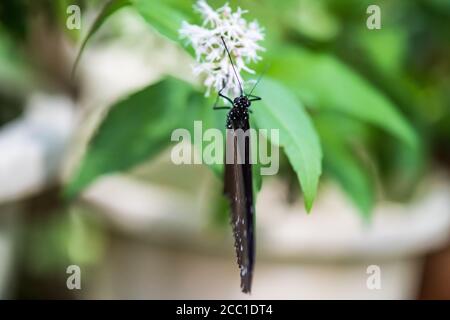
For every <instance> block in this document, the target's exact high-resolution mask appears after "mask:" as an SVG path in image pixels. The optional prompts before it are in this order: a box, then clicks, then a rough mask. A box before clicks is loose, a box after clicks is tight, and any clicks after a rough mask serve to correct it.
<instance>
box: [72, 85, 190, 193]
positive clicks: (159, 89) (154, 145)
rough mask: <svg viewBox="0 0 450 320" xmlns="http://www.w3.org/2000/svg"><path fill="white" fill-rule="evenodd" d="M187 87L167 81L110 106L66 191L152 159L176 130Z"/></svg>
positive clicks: (182, 111)
mask: <svg viewBox="0 0 450 320" xmlns="http://www.w3.org/2000/svg"><path fill="white" fill-rule="evenodd" d="M191 93H192V89H191V86H190V85H189V84H187V83H185V82H182V81H180V80H176V79H173V78H168V79H166V80H164V81H162V82H159V83H157V84H155V85H151V86H148V87H146V88H144V89H142V90H141V91H139V92H137V93H134V94H132V95H131V96H129V97H128V98H126V99H125V100H122V101H120V102H118V103H116V104H115V105H113V106H112V107H111V109H110V111H109V113H108V114H107V116H106V118H105V119H104V121H103V122H102V124H101V125H100V127H99V128H98V131H97V133H96V135H95V136H94V137H93V139H92V140H91V142H90V144H89V146H88V150H87V153H86V155H85V156H84V159H83V161H82V162H81V165H80V168H79V170H78V173H77V174H76V175H75V176H74V177H73V179H72V181H71V182H70V183H69V185H68V186H67V188H66V192H65V193H66V195H67V196H69V197H72V196H75V195H76V194H77V193H79V192H80V191H81V190H82V189H84V188H85V187H86V186H88V185H89V184H90V183H91V182H92V181H93V180H94V179H96V178H97V177H98V176H100V175H103V174H107V173H112V172H116V171H123V170H126V169H129V168H131V167H132V166H134V165H136V164H138V163H140V162H142V161H144V160H147V159H150V158H152V157H153V156H155V155H156V154H158V153H159V152H160V151H162V150H163V149H164V148H166V147H167V146H168V145H169V144H170V142H171V141H170V136H171V132H172V131H173V130H174V129H175V128H178V127H180V122H181V121H182V119H183V118H184V113H185V110H186V102H187V101H188V99H189V98H188V96H189V95H190V94H191Z"/></svg>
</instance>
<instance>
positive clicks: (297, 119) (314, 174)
mask: <svg viewBox="0 0 450 320" xmlns="http://www.w3.org/2000/svg"><path fill="white" fill-rule="evenodd" d="M255 91H256V92H257V93H256V94H257V95H260V96H261V97H263V100H262V101H260V102H259V101H258V102H257V103H255V105H254V107H253V116H254V117H255V120H256V123H257V124H258V127H259V128H263V129H278V130H279V138H280V141H279V145H280V146H281V147H283V148H284V152H285V153H286V155H287V157H288V159H289V162H290V163H291V165H292V167H293V168H294V170H295V172H296V173H297V176H298V178H299V181H300V185H301V187H302V190H303V194H304V198H305V207H306V210H307V211H308V212H309V211H310V210H311V207H312V204H313V202H314V199H315V196H316V193H317V187H318V183H319V177H320V175H321V172H322V151H321V146H320V142H319V138H318V136H317V133H316V131H315V128H314V126H313V124H312V122H311V119H310V117H309V115H308V114H307V113H306V111H305V109H304V108H303V106H302V104H301V103H300V102H299V101H298V99H297V98H296V96H295V95H294V94H293V93H292V92H291V91H290V90H288V89H287V88H286V87H284V86H283V85H282V84H280V83H279V82H278V81H274V80H271V79H269V78H264V80H263V81H261V83H260V84H259V86H258V87H257V89H256V90H255ZM268 138H270V135H269V137H268ZM271 142H272V143H276V142H275V141H271Z"/></svg>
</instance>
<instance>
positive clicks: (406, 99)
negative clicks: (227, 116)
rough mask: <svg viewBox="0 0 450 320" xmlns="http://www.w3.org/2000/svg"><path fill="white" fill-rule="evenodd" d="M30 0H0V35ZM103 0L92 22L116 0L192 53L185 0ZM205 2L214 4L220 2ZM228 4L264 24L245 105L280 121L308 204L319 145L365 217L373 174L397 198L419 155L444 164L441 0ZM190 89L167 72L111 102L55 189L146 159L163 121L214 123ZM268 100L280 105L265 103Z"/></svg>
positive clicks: (446, 77)
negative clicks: (375, 13)
mask: <svg viewBox="0 0 450 320" xmlns="http://www.w3.org/2000/svg"><path fill="white" fill-rule="evenodd" d="M76 2H77V3H79V4H80V6H81V7H82V8H86V6H87V2H85V1H76ZM30 3H31V2H27V1H25V0H22V1H18V2H17V3H16V4H15V5H14V6H15V7H14V6H12V5H11V4H10V5H9V7H8V6H5V5H4V4H2V5H0V8H3V10H2V9H0V17H1V16H2V15H3V16H4V12H5V10H4V8H5V7H8V10H12V13H11V16H14V15H16V16H17V19H11V18H9V19H6V20H2V22H1V25H2V26H1V27H2V28H3V29H4V30H6V31H5V34H7V35H8V37H9V38H12V39H23V38H26V34H27V28H26V20H24V19H23V17H22V15H21V14H20V13H18V11H19V10H20V8H22V9H23V6H25V7H30V6H31V5H30ZM66 3H67V1H65V0H58V1H52V3H51V4H50V3H48V4H47V6H46V7H49V8H52V10H53V11H52V12H53V13H54V14H53V16H54V17H56V18H55V21H60V23H62V22H61V21H63V20H64V19H63V17H65V11H64V10H63V9H64V5H66ZM105 3H106V6H105V10H104V11H103V13H102V14H100V15H99V18H98V19H97V21H96V22H95V24H94V26H93V28H92V29H91V30H92V32H94V31H96V30H97V29H98V28H99V27H100V26H101V25H102V24H103V23H105V22H106V21H107V19H108V18H109V17H110V16H111V15H112V14H113V13H114V12H116V9H120V8H121V7H123V5H125V4H126V5H127V6H129V7H131V8H132V9H133V10H134V11H135V12H136V19H140V17H139V16H141V17H142V18H143V19H144V20H145V21H146V22H147V23H148V25H149V27H150V28H149V29H152V30H153V31H154V32H157V33H159V34H160V35H162V36H163V37H165V38H166V39H167V41H172V42H175V43H177V44H178V45H179V47H180V48H183V49H184V50H186V51H187V52H188V53H190V54H192V51H191V49H189V48H186V47H185V45H184V43H183V42H182V41H180V39H179V37H178V29H179V27H180V24H181V21H183V20H187V21H189V22H191V23H200V20H199V19H200V18H199V16H198V15H197V14H196V13H195V12H194V11H193V10H192V5H193V3H194V1H193V0H189V1H188V0H166V1H159V0H129V1H124V0H113V1H110V2H105V1H94V2H89V5H90V6H93V7H97V8H99V6H100V5H104V4H105ZM208 3H209V4H210V5H212V6H213V7H216V8H217V7H219V6H221V5H223V3H224V2H223V1H220V0H210V1H208ZM370 4H377V5H379V6H380V7H381V12H382V28H381V30H368V29H367V27H366V19H367V17H368V15H367V13H366V9H367V7H368V6H369V5H370ZM230 5H231V6H232V7H233V8H236V7H237V6H241V7H242V8H245V9H247V10H249V13H248V14H247V17H248V18H249V19H253V18H256V19H258V21H259V22H260V23H261V25H263V26H264V27H265V28H266V39H265V41H264V43H263V45H264V47H265V48H266V49H267V50H266V52H265V54H264V60H263V63H260V64H259V65H256V66H254V67H255V68H256V69H257V70H258V71H261V70H262V69H263V68H264V66H265V65H266V64H270V65H271V68H270V70H269V72H268V77H267V79H266V80H263V82H262V83H261V84H260V88H259V90H263V91H261V92H260V94H261V95H262V96H263V98H264V102H263V103H261V104H258V105H257V106H256V105H255V108H254V117H253V118H254V119H253V120H254V125H255V126H257V127H261V128H263V127H272V126H276V127H277V128H285V129H284V130H285V132H284V133H285V134H286V137H285V139H287V141H282V145H283V146H284V152H285V153H286V155H287V158H288V160H289V164H287V166H291V167H292V168H293V169H294V171H296V172H297V173H298V176H299V182H300V185H301V187H302V191H303V194H304V197H305V200H306V206H307V207H308V208H309V207H310V206H311V205H312V201H313V199H314V197H315V193H316V191H317V182H318V179H319V176H320V174H321V171H322V169H321V168H322V157H321V152H322V151H323V171H324V173H325V175H326V176H328V177H330V178H332V179H334V180H335V181H337V182H338V183H339V184H340V185H341V186H342V189H343V190H344V191H345V192H346V193H347V194H348V196H349V198H350V199H352V200H353V202H354V203H355V205H356V206H357V207H358V208H359V209H360V212H361V213H362V214H363V217H365V218H368V217H370V213H371V212H372V209H373V206H374V204H375V203H376V200H377V198H378V197H379V196H380V195H379V194H378V193H377V191H378V188H376V184H375V181H381V182H382V186H383V190H384V196H385V197H388V198H393V199H403V200H404V199H407V197H409V196H410V195H411V193H412V192H413V191H414V186H416V185H417V182H418V181H419V179H421V177H422V176H423V175H424V174H425V173H426V172H427V168H428V166H429V164H434V163H441V164H442V165H443V166H444V167H447V168H448V166H449V163H450V152H449V150H450V148H449V137H450V115H449V105H450V59H449V57H450V41H449V39H450V19H449V18H450V3H449V1H446V0H433V1H427V0H416V1H409V0H376V1H372V0H370V1H369V0H339V1H338V0H284V1H279V0H258V1H257V0H247V1H243V0H233V1H230ZM21 6H22V7H21ZM35 6H36V4H35ZM8 12H9V11H8ZM24 25H25V27H24ZM0 30H1V29H0ZM0 35H1V33H0ZM89 37H90V35H89V36H88V37H87V38H86V39H88V38H89ZM0 39H2V38H0ZM18 41H21V40H18ZM1 42H3V40H2V41H1ZM1 47H2V44H1V43H0V48H1ZM83 47H84V45H83ZM155 50H156V48H155ZM0 53H1V50H0ZM80 53H81V52H80ZM174 63H176V62H174ZM0 70H1V57H0ZM0 78H1V74H0ZM248 78H249V77H247V79H248ZM196 90H197V89H195V88H193V87H192V86H191V85H189V84H186V83H183V82H181V81H178V80H174V79H167V80H164V81H162V82H160V83H158V84H153V85H150V86H149V87H147V88H145V89H143V90H142V91H140V92H138V93H136V94H133V95H131V96H130V97H129V98H126V99H123V100H122V101H120V102H118V103H116V104H114V105H113V106H112V108H111V111H110V113H109V114H108V115H107V116H106V117H105V119H104V121H103V123H102V124H101V125H100V127H99V129H98V132H97V134H96V135H95V136H94V137H93V139H92V140H91V143H90V145H89V147H88V151H87V153H86V155H85V157H84V159H83V161H82V163H81V165H80V170H79V172H78V174H77V175H75V177H74V178H73V180H72V182H71V183H70V184H69V186H68V188H67V190H68V191H67V193H69V194H71V195H75V194H77V193H78V192H79V191H80V190H82V189H83V188H84V187H86V186H87V185H88V184H89V183H90V182H92V181H93V180H94V179H95V178H96V177H97V176H98V175H101V174H105V173H109V172H114V171H118V170H127V169H129V168H131V167H133V166H135V165H137V164H139V162H142V161H144V160H146V159H150V158H152V157H154V156H155V155H156V154H157V153H158V152H159V151H161V150H162V149H163V148H164V147H166V146H167V145H168V143H169V137H170V132H171V131H172V130H173V129H174V128H178V127H188V128H189V126H190V125H192V121H193V120H195V119H202V120H203V121H204V125H205V126H211V127H217V128H223V125H224V121H225V120H224V113H222V112H212V110H211V105H212V100H210V99H205V98H204V97H203V96H202V94H201V93H199V92H197V91H196ZM143 97H145V99H144V98H143ZM278 100H280V101H284V103H282V104H276V101H278ZM126 110H128V111H129V110H135V113H136V114H134V113H133V112H126ZM305 111H306V112H305ZM277 115H280V117H278V118H276V117H275V116H277ZM190 123H191V124H190ZM283 136H284V134H283ZM163 137H165V139H164V138H163ZM291 146H294V148H293V149H292V148H291ZM321 150H322V151H321ZM213 169H214V171H215V172H216V173H220V171H221V168H218V167H213ZM282 172H289V170H282Z"/></svg>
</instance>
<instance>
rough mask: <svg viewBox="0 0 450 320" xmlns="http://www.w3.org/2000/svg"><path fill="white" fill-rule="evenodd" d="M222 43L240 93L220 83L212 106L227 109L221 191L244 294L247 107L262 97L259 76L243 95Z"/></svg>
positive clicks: (251, 256) (251, 220)
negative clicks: (230, 94) (226, 202)
mask: <svg viewBox="0 0 450 320" xmlns="http://www.w3.org/2000/svg"><path fill="white" fill-rule="evenodd" d="M222 42H223V45H224V48H225V50H226V53H227V55H228V58H229V59H230V62H231V66H232V68H233V71H234V75H235V77H236V79H237V82H238V83H239V86H240V88H239V89H240V95H239V96H238V97H236V98H234V99H231V98H229V97H227V96H226V95H224V94H222V92H223V90H224V89H225V86H224V87H223V88H222V89H221V90H220V91H219V93H218V96H217V100H216V103H215V105H214V109H215V110H219V109H227V110H229V111H228V114H227V121H226V128H227V135H226V148H225V170H224V194H225V196H226V197H227V198H228V200H229V202H230V209H231V225H232V228H233V236H234V240H235V243H234V246H235V249H236V255H237V263H238V266H239V269H240V277H241V290H242V292H244V293H250V291H251V287H252V278H253V270H254V265H255V208H254V201H253V179H252V164H251V159H250V154H251V152H250V150H251V149H250V135H248V130H249V129H250V121H249V115H250V113H251V110H250V106H251V104H252V102H254V101H258V100H262V99H261V97H258V96H255V95H252V93H253V90H254V89H255V87H256V85H257V84H258V82H259V80H260V79H261V78H260V79H258V81H257V82H256V84H255V85H254V87H253V89H252V90H251V92H250V93H249V94H245V93H244V89H243V87H242V83H241V82H240V80H239V77H238V74H237V72H236V68H235V66H234V63H233V60H232V58H231V55H230V51H229V50H228V47H227V45H226V43H225V40H224V38H223V37H222ZM219 97H222V98H224V99H225V100H226V101H228V102H229V103H230V104H231V106H223V107H218V106H217V102H218V99H219Z"/></svg>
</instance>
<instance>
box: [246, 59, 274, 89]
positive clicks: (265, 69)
mask: <svg viewBox="0 0 450 320" xmlns="http://www.w3.org/2000/svg"><path fill="white" fill-rule="evenodd" d="M269 67H270V64H268V65H267V66H266V67H265V68H264V71H263V72H261V74H260V75H259V77H258V80H256V83H255V85H254V86H253V88H252V90H251V91H250V93H249V94H248V96H249V95H251V94H252V93H253V90H255V88H256V86H257V85H258V83H259V82H260V81H261V79H262V77H263V76H264V75H265V74H266V72H267V70H269Z"/></svg>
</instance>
